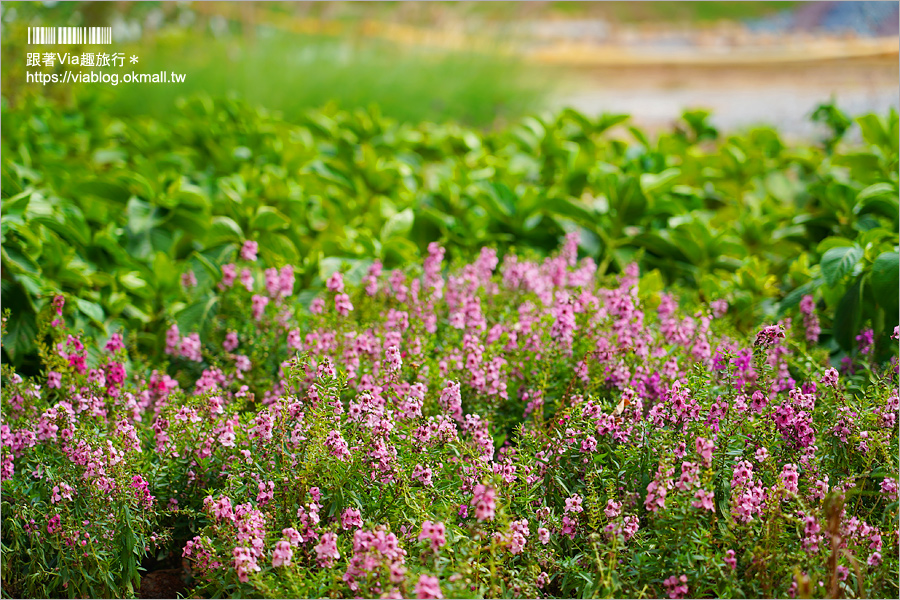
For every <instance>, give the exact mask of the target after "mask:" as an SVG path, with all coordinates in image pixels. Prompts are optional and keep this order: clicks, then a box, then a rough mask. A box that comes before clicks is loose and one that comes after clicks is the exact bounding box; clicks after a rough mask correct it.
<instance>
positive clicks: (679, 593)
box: [663, 575, 688, 598]
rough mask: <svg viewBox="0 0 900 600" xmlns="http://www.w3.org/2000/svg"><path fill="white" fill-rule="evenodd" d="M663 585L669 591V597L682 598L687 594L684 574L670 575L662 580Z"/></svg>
mask: <svg viewBox="0 0 900 600" xmlns="http://www.w3.org/2000/svg"><path fill="white" fill-rule="evenodd" d="M663 585H664V586H665V587H666V591H667V592H668V593H669V598H684V597H685V596H687V594H688V586H687V576H686V575H681V576H679V577H675V576H674V575H672V576H671V577H669V578H668V579H666V580H665V581H663Z"/></svg>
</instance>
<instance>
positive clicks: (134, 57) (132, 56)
mask: <svg viewBox="0 0 900 600" xmlns="http://www.w3.org/2000/svg"><path fill="white" fill-rule="evenodd" d="M137 61H138V57H137V56H136V55H134V54H132V55H131V64H134V63H136V62H137Z"/></svg>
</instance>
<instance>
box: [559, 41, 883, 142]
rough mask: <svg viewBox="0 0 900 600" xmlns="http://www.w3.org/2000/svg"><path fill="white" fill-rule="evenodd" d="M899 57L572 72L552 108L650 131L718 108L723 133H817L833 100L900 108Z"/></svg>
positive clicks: (856, 109) (859, 110) (851, 106)
mask: <svg viewBox="0 0 900 600" xmlns="http://www.w3.org/2000/svg"><path fill="white" fill-rule="evenodd" d="M898 67H900V64H898V57H897V56H896V55H894V56H885V57H867V58H853V59H840V60H810V61H802V62H793V63H779V64H760V65H752V64H742V65H730V66H703V65H672V66H659V65H655V66H654V65H631V66H622V67H612V66H604V67H585V68H577V69H573V70H572V71H571V76H570V79H569V80H568V82H567V85H566V86H565V88H564V91H563V92H561V93H560V94H558V95H557V97H556V98H555V99H554V100H553V106H554V107H562V106H571V107H574V108H576V109H579V110H581V111H584V112H587V113H589V114H599V113H602V112H623V113H630V114H631V115H632V118H633V120H634V121H635V122H636V123H638V124H640V125H642V126H644V127H647V128H649V129H659V128H667V127H669V126H670V125H671V123H672V121H673V120H675V119H677V118H678V116H679V115H680V114H681V112H682V111H683V110H684V109H686V108H706V109H709V110H711V111H712V113H713V117H712V122H713V123H714V124H715V125H716V126H717V127H719V128H720V129H722V130H724V131H729V130H735V129H741V128H745V127H748V126H751V125H756V124H770V125H774V126H776V127H778V128H779V129H781V130H782V131H783V132H784V134H785V135H786V136H788V137H803V138H805V137H809V136H811V135H815V133H816V131H817V127H816V126H814V125H813V124H812V123H810V122H809V119H808V115H809V114H810V113H811V112H812V111H813V110H814V109H815V108H816V106H818V104H820V103H822V102H826V101H828V100H829V99H832V98H833V99H835V100H836V102H837V105H838V107H839V108H841V109H842V110H844V111H845V112H847V113H849V114H851V115H854V116H856V115H859V114H864V113H867V112H876V113H881V114H884V113H886V112H887V111H888V110H889V109H890V108H891V107H894V108H895V109H898V110H900V70H898Z"/></svg>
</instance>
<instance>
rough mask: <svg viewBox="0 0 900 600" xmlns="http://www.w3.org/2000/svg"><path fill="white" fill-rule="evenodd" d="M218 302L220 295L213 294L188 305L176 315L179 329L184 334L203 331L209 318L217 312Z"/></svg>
mask: <svg viewBox="0 0 900 600" xmlns="http://www.w3.org/2000/svg"><path fill="white" fill-rule="evenodd" d="M218 302H219V297H218V296H216V295H211V296H209V297H207V298H201V299H200V300H198V301H196V302H194V303H193V304H190V305H188V306H186V307H185V308H184V309H183V310H182V311H181V312H179V313H178V314H177V315H175V321H176V323H178V329H180V330H181V332H182V334H187V333H193V332H200V331H202V330H203V327H204V326H205V325H206V323H207V322H208V320H209V318H210V317H211V316H212V315H214V314H215V309H216V306H217V304H218Z"/></svg>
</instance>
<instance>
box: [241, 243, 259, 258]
mask: <svg viewBox="0 0 900 600" xmlns="http://www.w3.org/2000/svg"><path fill="white" fill-rule="evenodd" d="M258 250H259V244H257V243H256V242H252V241H250V240H248V241H246V242H244V245H243V246H242V247H241V258H242V259H244V260H246V261H249V262H255V261H256V253H257V251H258Z"/></svg>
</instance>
